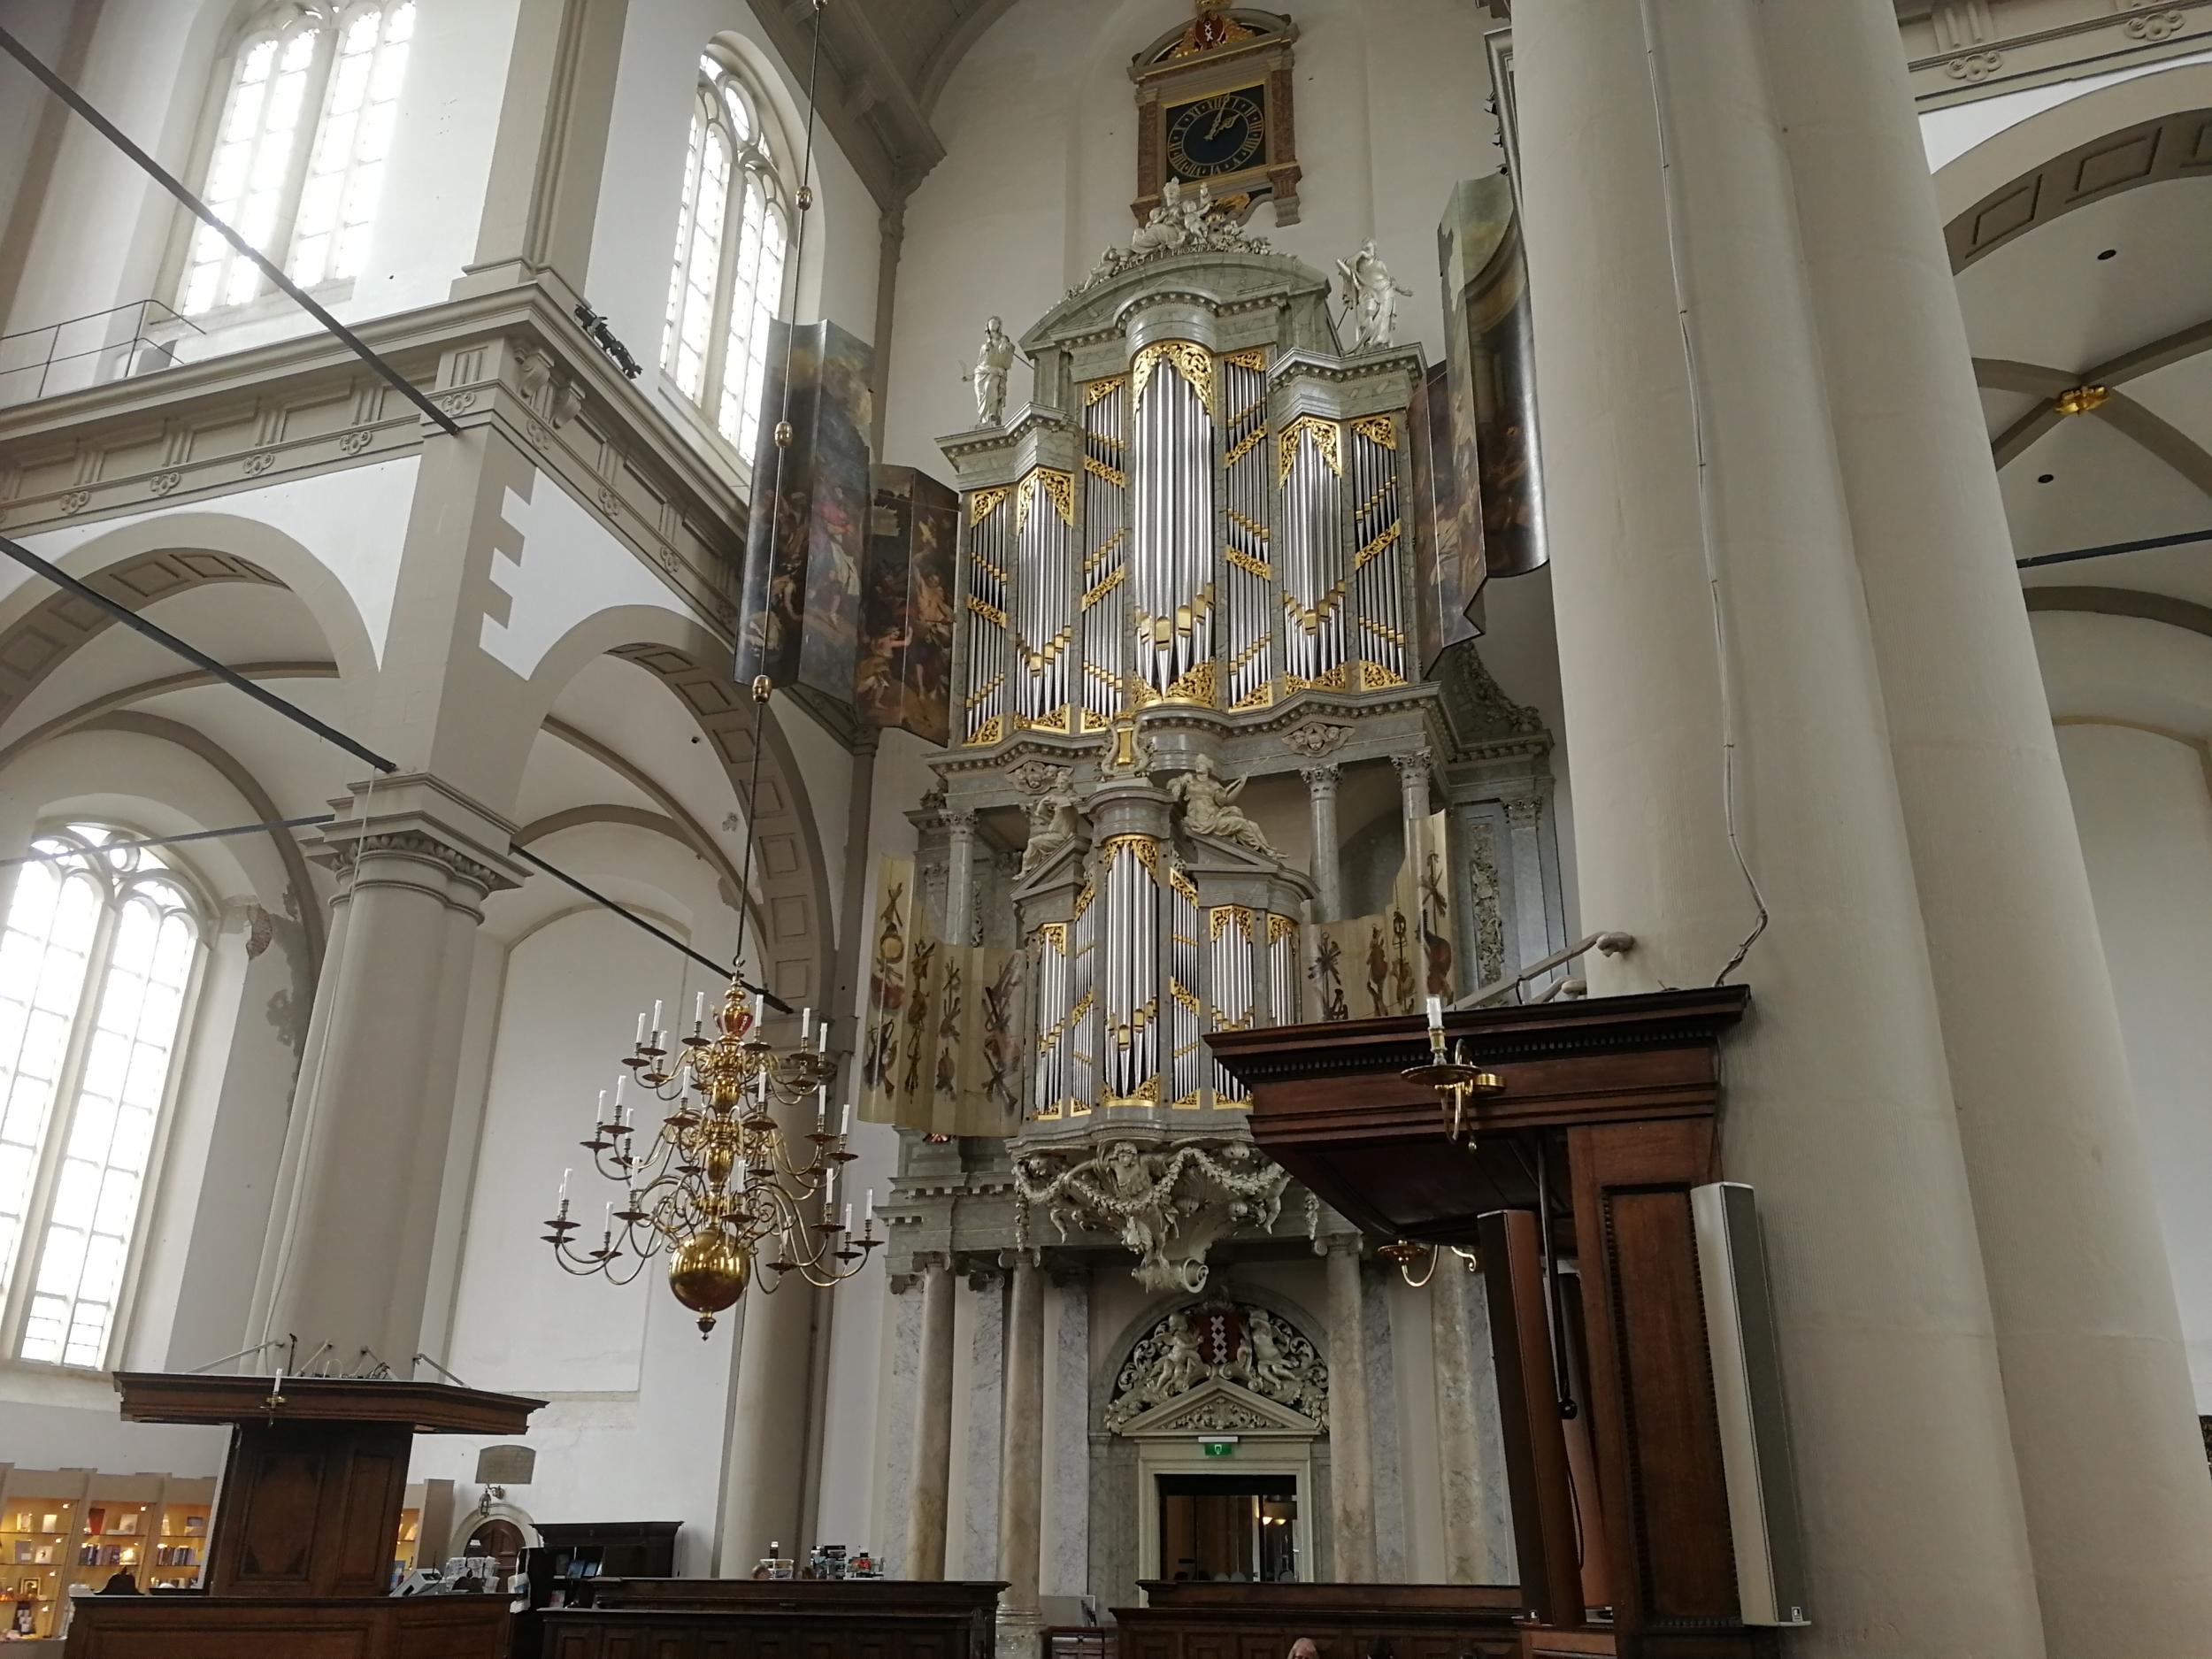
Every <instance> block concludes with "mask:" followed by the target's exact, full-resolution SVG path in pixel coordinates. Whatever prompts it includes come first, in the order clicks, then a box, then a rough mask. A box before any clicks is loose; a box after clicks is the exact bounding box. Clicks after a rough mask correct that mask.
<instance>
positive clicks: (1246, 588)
mask: <svg viewBox="0 0 2212 1659" xmlns="http://www.w3.org/2000/svg"><path fill="white" fill-rule="evenodd" d="M1221 389H1222V401H1223V407H1224V408H1225V410H1226V411H1228V412H1227V416H1226V423H1225V431H1224V433H1223V434H1222V437H1223V444H1224V448H1223V450H1222V490H1223V494H1224V495H1225V496H1226V498H1227V499H1226V500H1225V503H1223V506H1224V511H1223V523H1224V529H1223V535H1224V537H1225V545H1224V546H1223V548H1222V549H1221V557H1222V565H1223V569H1222V594H1223V605H1222V611H1223V618H1224V626H1225V629H1226V637H1225V639H1224V641H1223V642H1222V666H1223V670H1224V672H1225V676H1226V679H1227V682H1228V683H1227V685H1226V687H1225V695H1224V696H1223V698H1222V702H1223V703H1224V704H1225V706H1226V707H1228V708H1230V709H1258V708H1264V707H1266V706H1267V704H1269V703H1271V702H1273V701H1274V693H1275V678H1274V676H1275V664H1274V651H1273V646H1274V642H1275V611H1276V602H1275V570H1274V566H1273V565H1271V563H1270V562H1269V551H1270V549H1269V545H1268V543H1269V539H1270V537H1269V531H1268V521H1269V519H1270V518H1271V512H1270V511H1269V509H1270V498H1271V496H1272V495H1273V494H1274V492H1273V491H1272V490H1271V489H1270V488H1268V485H1267V466H1268V459H1269V457H1268V450H1267V353H1266V352H1265V351H1264V350H1254V351H1234V352H1231V353H1230V354H1229V355H1228V356H1226V357H1223V358H1222V359H1221Z"/></svg>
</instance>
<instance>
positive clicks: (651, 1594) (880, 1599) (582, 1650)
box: [541, 1578, 1002, 1659]
mask: <svg viewBox="0 0 2212 1659" xmlns="http://www.w3.org/2000/svg"><path fill="white" fill-rule="evenodd" d="M1001 1588H1002V1586H999V1585H995V1584H963V1583H922V1582H918V1581H912V1580H904V1579H889V1578H886V1579H866V1578H863V1579H847V1580H845V1581H843V1582H836V1581H830V1582H821V1583H817V1582H814V1581H812V1580H808V1579H795V1580H787V1581H782V1582H775V1581H765V1580H759V1579H749V1578H655V1579H635V1578H634V1579H611V1580H603V1581H602V1583H601V1584H600V1585H599V1586H598V1593H597V1599H596V1601H595V1604H594V1605H593V1606H591V1607H588V1608H558V1609H555V1610H553V1611H552V1612H549V1613H548V1614H546V1615H545V1616H544V1617H545V1641H544V1646H543V1647H542V1649H541V1654H542V1659H994V1654H993V1640H994V1635H995V1625H994V1621H995V1617H996V1615H997V1609H998V1593H999V1591H1000V1589H1001Z"/></svg>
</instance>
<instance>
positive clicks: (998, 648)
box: [962, 488, 1013, 746]
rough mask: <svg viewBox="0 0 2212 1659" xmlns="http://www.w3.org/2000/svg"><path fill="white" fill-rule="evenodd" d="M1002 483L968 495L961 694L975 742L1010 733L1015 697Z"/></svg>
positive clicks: (968, 736)
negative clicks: (964, 662) (965, 634)
mask: <svg viewBox="0 0 2212 1659" xmlns="http://www.w3.org/2000/svg"><path fill="white" fill-rule="evenodd" d="M1012 494H1013V492H1012V491H1011V490H1010V489H1007V488H992V489H979V490H972V491H971V492H970V493H969V495H968V560H967V582H968V595H967V627H968V637H967V650H966V660H967V684H968V690H967V692H966V695H965V696H964V699H963V715H962V738H963V741H965V742H967V743H970V744H973V745H979V746H980V745H987V744H991V743H995V742H997V741H1000V739H1002V738H1003V737H1004V736H1005V735H1006V732H1007V725H1008V722H1007V718H1006V716H1007V710H1008V708H1009V706H1010V703H1011V701H1012V695H1013V694H1012V691H1011V689H1010V687H1009V685H1008V683H1007V682H1008V678H1009V676H1008V670H1009V669H1010V666H1011V665H1012V661H1013V650H1012V641H1011V640H1010V638H1009V637H1008V634H1007V627H1006V624H1007V618H1006V602H1007V598H1008V588H1009V587H1010V583H1009V581H1008V579H1007V571H1008V569H1009V567H1010V558H1009V556H1008V551H1007V541H1008V537H1007V527H1008V526H1009V525H1010V523H1011V521H1012V518H1013V515H1012V514H1011V513H1010V512H1009V511H1006V502H1007V499H1008V497H1009V496H1010V495H1012Z"/></svg>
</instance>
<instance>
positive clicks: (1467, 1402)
mask: <svg viewBox="0 0 2212 1659" xmlns="http://www.w3.org/2000/svg"><path fill="white" fill-rule="evenodd" d="M1482 1294H1483V1287H1482V1280H1481V1279H1480V1278H1479V1276H1478V1274H1477V1273H1476V1271H1474V1266H1473V1264H1472V1263H1470V1262H1467V1261H1465V1260H1463V1259H1462V1258H1461V1257H1460V1256H1455V1255H1454V1254H1453V1253H1452V1252H1451V1251H1449V1250H1447V1251H1445V1252H1444V1253H1443V1254H1442V1255H1441V1256H1439V1257H1438V1258H1437V1261H1436V1270H1435V1271H1434V1273H1433V1274H1432V1276H1431V1278H1430V1279H1429V1332H1430V1337H1431V1340H1432V1347H1433V1348H1434V1352H1435V1376H1436V1442H1437V1444H1436V1452H1437V1464H1438V1472H1439V1474H1440V1478H1441V1482H1442V1486H1443V1494H1444V1579H1445V1582H1446V1583H1448V1584H1496V1583H1499V1582H1501V1580H1500V1578H1499V1577H1498V1574H1499V1571H1500V1570H1501V1569H1503V1570H1504V1571H1506V1572H1507V1573H1510V1572H1511V1571H1512V1549H1511V1548H1510V1545H1511V1540H1510V1539H1509V1538H1501V1537H1500V1536H1499V1535H1498V1531H1499V1529H1498V1525H1497V1523H1498V1520H1499V1519H1500V1516H1499V1507H1500V1506H1499V1505H1498V1503H1497V1502H1496V1501H1495V1500H1496V1497H1497V1494H1496V1492H1495V1490H1494V1487H1495V1486H1497V1485H1498V1484H1499V1482H1498V1479H1497V1474H1498V1471H1495V1470H1494V1469H1491V1468H1489V1467H1487V1466H1486V1465H1487V1462H1488V1460H1487V1459H1486V1457H1485V1455H1484V1453H1485V1451H1486V1447H1485V1445H1484V1429H1485V1427H1486V1425H1485V1423H1484V1422H1483V1415H1484V1414H1483V1412H1482V1409H1481V1405H1482V1399H1481V1396H1482V1394H1483V1393H1484V1392H1485V1391H1484V1388H1483V1379H1484V1378H1485V1377H1486V1373H1487V1371H1488V1367H1487V1365H1486V1364H1482V1363H1479V1361H1481V1360H1486V1359H1487V1358H1488V1351H1489V1346H1490V1345H1489V1340H1488V1337H1489V1320H1488V1317H1487V1316H1486V1312H1485V1311H1484V1310H1483V1309H1482V1307H1481V1305H1480V1304H1481V1299H1482ZM1478 1325H1479V1326H1480V1327H1481V1336H1482V1339H1483V1340H1481V1341H1480V1342H1478V1341H1477V1340H1476V1338H1477V1326H1478ZM1478 1348H1479V1349H1480V1350H1481V1353H1480V1355H1478V1352H1477V1350H1478ZM1490 1386H1491V1387H1492V1388H1494V1387H1495V1384H1494V1383H1492V1384H1491V1385H1490ZM1490 1415H1491V1416H1492V1417H1494V1416H1495V1415H1496V1407H1495V1403H1494V1402H1491V1412H1490Z"/></svg>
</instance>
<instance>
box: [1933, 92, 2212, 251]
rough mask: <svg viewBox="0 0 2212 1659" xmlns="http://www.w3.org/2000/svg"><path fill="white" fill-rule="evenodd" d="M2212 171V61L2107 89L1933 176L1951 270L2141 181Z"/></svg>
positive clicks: (1992, 140)
mask: <svg viewBox="0 0 2212 1659" xmlns="http://www.w3.org/2000/svg"><path fill="white" fill-rule="evenodd" d="M2191 177H2199V178H2204V177H2212V65H2204V64H2193V65H2185V66H2183V67H2180V68H2177V69H2166V70H2160V71H2155V72H2154V73H2149V74H2146V75H2139V76H2136V77H2134V78H2133V79H2131V80H2127V81H2119V82H2117V83H2116V84H2114V85H2111V86H2106V87H2101V88H2098V89H2097V90H2095V91H2093V92H2086V93H2084V94H2083V95H2082V96H2079V97H2078V98H2070V99H2068V100H2067V101H2066V102H2065V103H2062V104H2057V105H2055V106H2054V107H2052V108H2050V109H2047V110H2044V111H2040V112H2039V113H2037V114H2034V115H2031V116H2029V117H2028V118H2027V119H2024V120H2023V121H2021V122H2019V123H2018V124H2016V126H2013V127H2007V128H2005V129H2004V130H2003V131H2002V132H2000V133H1997V134H1993V136H1991V137H1989V138H1987V139H1985V140H1984V141H1983V142H1981V143H1979V144H1977V145H1976V146H1974V148H1973V149H1971V150H1968V151H1967V152H1966V153H1965V154H1964V155H1962V156H1960V157H1957V158H1955V160H1953V161H1951V162H1949V163H1947V165H1944V166H1943V167H1942V168H1941V169H1939V171H1938V173H1936V191H1937V198H1938V201H1939V204H1940V207H1941V210H1942V212H1943V215H1944V219H1945V226H1944V241H1945V243H1946V244H1947V248H1948V249H1949V251H1950V256H1951V268H1952V270H1953V271H1955V272H1956V271H1962V270H1964V269H1965V268H1966V267H1967V266H1968V265H1971V264H1972V263H1973V262H1974V261H1975V260H1977V259H1979V258H1981V257H1983V256H1984V255H1985V254H1988V253H1991V252H1993V251H1994V250H1996V249H1998V248H2001V247H2002V246H2003V245H2004V244H2005V243H2007V242H2011V241H2013V240H2014V239H2015V238H2016V237H2019V236H2024V235H2025V234H2027V233H2028V232H2030V231H2031V230H2033V229H2035V228H2036V227H2038V226H2039V225H2047V224H2049V223H2050V222H2051V221H2052V220H2053V219H2059V218H2062V216H2064V215H2065V214H2067V213H2070V212H2072V211H2074V210H2075V209H2076V208H2078V207H2085V206H2087V205H2088V204H2090V203H2092V202H2097V201H2101V200H2103V199H2104V198H2105V197H2106V196H2116V195H2118V194H2120V193H2121V192H2123V191H2125V190H2131V189H2136V188H2139V187H2141V186H2143V185H2147V184H2156V183H2159V182H2162V180H2169V179H2180V178H2191Z"/></svg>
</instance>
